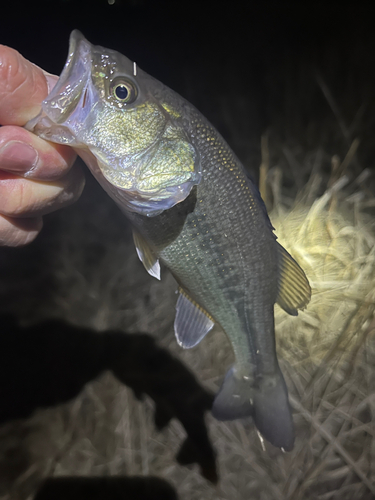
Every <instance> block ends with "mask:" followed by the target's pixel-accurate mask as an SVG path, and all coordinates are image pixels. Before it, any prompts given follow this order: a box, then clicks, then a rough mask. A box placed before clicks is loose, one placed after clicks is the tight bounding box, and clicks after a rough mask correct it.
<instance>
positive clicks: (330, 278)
mask: <svg viewBox="0 0 375 500" xmlns="http://www.w3.org/2000/svg"><path fill="white" fill-rule="evenodd" d="M318 84H319V85H320V87H321V90H322V91H323V94H324V95H325V98H326V99H327V101H328V103H329V106H330V108H331V110H332V111H333V116H335V119H336V120H337V123H338V124H339V125H338V130H339V132H338V135H344V136H345V137H344V139H345V140H344V144H346V145H347V146H346V149H345V150H343V152H341V157H342V158H343V161H340V160H339V158H338V157H337V156H335V155H333V154H331V153H329V152H327V151H326V150H325V149H324V148H323V147H322V148H321V147H315V149H306V148H303V147H301V146H300V145H297V146H296V145H295V143H293V142H288V141H286V142H285V141H284V140H279V139H278V138H277V136H275V135H273V133H270V134H269V139H268V141H266V140H263V167H262V171H263V173H262V174H261V187H262V191H263V194H264V195H265V197H266V198H267V201H268V204H269V207H270V208H272V211H271V219H272V223H273V225H274V226H275V228H276V232H277V234H278V237H279V240H280V241H281V243H283V244H284V245H285V246H286V248H287V249H288V250H289V251H290V252H291V254H292V255H293V256H294V257H295V258H296V259H297V260H298V261H299V262H300V264H301V266H302V267H303V268H304V269H305V271H306V273H307V275H308V277H309V279H310V280H311V284H312V288H313V297H312V301H311V304H310V305H309V306H308V308H307V309H306V310H305V311H303V312H301V313H300V314H299V316H298V318H292V317H289V316H288V315H286V314H284V313H283V312H282V311H281V310H280V309H278V308H277V309H276V333H277V344H278V352H279V358H280V364H281V367H282V370H283V372H284V374H285V377H286V380H287V384H288V387H289V393H290V402H291V406H292V408H293V411H294V421H295V425H296V435H297V438H296V444H295V448H294V450H293V451H292V452H290V453H287V454H284V453H282V452H281V451H280V450H278V449H275V448H273V447H272V446H271V445H269V444H268V443H263V442H262V441H261V440H260V439H259V437H258V435H257V433H256V431H255V430H254V427H253V425H252V423H251V421H250V420H249V421H247V420H246V421H236V422H230V423H222V422H217V421H215V420H214V419H213V418H212V417H211V415H209V414H208V415H207V423H208V427H209V436H210V439H211V442H212V444H213V446H214V448H215V450H216V452H217V465H218V473H219V478H220V479H219V483H218V485H217V486H214V485H212V484H210V483H209V482H208V481H207V480H206V479H204V478H203V477H202V476H201V474H200V473H199V469H198V467H197V466H196V465H193V466H181V465H179V464H178V463H177V462H176V460H175V456H176V453H177V452H178V448H179V446H180V444H181V442H182V441H183V440H184V438H185V437H186V434H185V431H184V429H183V427H182V426H181V424H180V423H179V422H178V421H176V420H173V421H172V422H170V424H169V425H168V426H167V427H166V428H164V429H163V430H161V431H158V430H157V429H156V428H155V424H154V421H153V412H154V404H153V402H152V400H151V399H150V398H146V399H145V400H144V401H143V402H141V401H139V400H138V399H137V398H136V397H135V396H134V394H133V393H132V391H131V390H130V389H129V388H127V387H125V386H124V385H122V384H121V383H120V382H119V381H118V379H116V378H115V377H114V376H113V375H112V374H111V373H109V372H106V373H104V374H102V375H101V376H100V377H98V378H96V379H95V380H92V381H91V382H89V383H87V384H86V385H85V387H84V388H83V390H82V391H81V392H80V394H79V395H78V396H77V397H76V398H75V399H74V400H72V401H69V402H66V403H63V404H61V405H59V406H55V407H53V408H48V409H41V410H37V411H35V412H34V413H33V415H32V416H31V417H30V418H28V419H23V420H17V421H15V422H9V423H7V424H4V425H3V426H2V428H1V429H0V477H1V481H0V498H1V499H2V500H26V499H31V498H32V497H33V495H34V494H35V491H36V488H37V487H38V485H39V484H40V482H41V481H42V480H43V479H44V478H46V477H53V476H55V477H57V476H58V477H59V476H92V477H98V476H99V477H103V476H116V477H117V476H135V475H139V476H158V477H161V478H164V479H165V480H167V481H168V482H169V483H170V484H171V485H172V486H173V487H174V488H175V489H176V491H177V492H178V495H179V498H180V499H181V500H195V499H196V500H198V499H199V500H201V499H202V498H204V499H205V500H214V499H215V500H221V499H223V500H224V499H225V500H234V499H235V500H242V499H246V500H247V499H248V498H257V499H259V500H285V499H287V500H309V499H314V500H316V499H319V500H346V499H347V500H371V499H373V498H375V486H374V484H375V467H374V460H375V447H374V443H375V440H374V433H375V431H374V420H375V371H374V366H375V320H374V306H375V298H374V293H375V292H374V285H375V250H374V248H375V245H374V242H375V222H374V217H373V214H372V212H371V210H372V207H373V206H374V198H373V194H372V193H373V189H372V187H373V174H372V173H371V172H370V171H369V170H366V169H365V168H364V166H362V165H360V164H359V160H358V154H357V149H358V142H355V140H356V138H355V137H354V138H353V130H354V129H355V128H356V127H354V126H353V127H347V126H346V125H345V123H344V119H343V118H342V116H341V114H340V113H338V110H340V106H338V105H337V104H335V103H334V101H333V98H332V96H331V94H330V91H329V87H328V86H327V85H326V84H325V83H324V81H323V80H322V79H320V80H319V81H318ZM293 95H294V94H293V92H292V91H290V96H289V98H288V99H293ZM302 98H303V96H301V97H300V98H299V99H302ZM362 112H363V111H362ZM355 120H357V121H356V123H357V122H358V116H356V118H355ZM297 128H298V127H297ZM306 133H307V132H306ZM365 166H366V167H368V168H373V165H371V164H366V165H365ZM291 178H293V179H294V181H293V182H291ZM46 248H48V251H47V250H46ZM1 255H2V259H1V262H0V270H1V277H2V278H1V283H0V297H1V301H0V303H1V304H2V306H1V311H2V312H9V311H10V312H13V313H14V314H16V315H17V316H18V317H19V318H21V320H23V321H24V322H25V321H26V322H30V321H31V322H36V321H39V320H40V319H41V318H45V317H51V316H52V317H58V318H63V319H67V320H69V321H70V322H71V323H73V324H75V325H83V326H88V327H91V328H93V329H95V330H98V331H101V332H102V331H105V330H107V329H110V328H116V329H118V330H123V331H126V332H132V333H133V332H134V334H136V332H139V331H142V332H146V333H149V334H150V335H152V336H153V337H154V338H155V339H157V341H158V343H159V345H161V346H163V347H166V348H168V349H169V350H170V352H172V353H173V355H175V356H176V357H178V358H179V359H180V360H182V361H183V362H184V363H185V364H186V365H187V366H188V367H190V368H191V370H192V371H193V372H194V373H195V374H196V375H197V377H198V378H199V380H200V381H201V383H202V384H204V386H205V387H206V388H208V389H209V390H211V391H216V390H217V388H218V386H219V382H220V380H221V378H222V377H223V376H224V374H225V372H226V369H227V367H228V366H229V365H230V364H231V362H232V352H231V348H230V345H229V343H228V341H227V339H226V338H225V336H224V335H223V334H222V332H220V331H218V330H214V331H213V332H212V333H211V334H210V335H209V336H208V337H207V338H206V339H205V340H204V341H203V342H202V343H201V344H200V345H199V346H197V347H196V348H195V349H193V350H189V351H182V350H181V349H180V348H179V347H178V346H177V344H176V342H175V340H174V338H173V329H172V325H173V319H174V303H175V300H176V295H175V288H176V287H175V284H174V282H173V279H172V278H171V276H170V275H169V274H168V272H167V271H166V270H165V269H164V270H163V272H162V281H161V282H160V283H159V282H157V281H156V280H153V279H152V278H150V277H149V276H148V275H147V273H146V272H145V271H144V269H143V268H142V265H141V264H140V263H139V262H138V260H137V257H136V255H135V252H134V250H133V243H132V238H131V234H130V231H129V228H128V227H127V226H126V224H124V222H123V219H122V216H121V214H119V212H118V211H117V210H116V209H115V208H114V206H113V205H112V203H111V202H110V201H109V200H108V199H107V198H106V196H105V195H104V194H103V193H101V191H100V189H99V188H98V187H97V186H96V185H95V184H94V183H93V182H91V181H90V182H89V188H88V190H87V192H86V193H85V194H84V196H83V198H82V200H80V201H79V202H78V203H77V204H76V206H74V207H71V208H69V209H67V210H65V211H64V212H63V213H58V214H55V215H53V216H51V217H50V218H49V221H47V227H46V230H45V232H44V233H43V234H42V235H41V237H40V238H39V240H37V241H36V242H35V244H34V245H33V246H32V247H29V248H26V249H19V250H16V251H15V250H12V252H10V251H8V250H4V251H2V252H1ZM30 266H31V267H32V269H31V270H30ZM26 270H28V271H27V272H26ZM46 355H47V353H46ZM67 370H69V367H68V366H67Z"/></svg>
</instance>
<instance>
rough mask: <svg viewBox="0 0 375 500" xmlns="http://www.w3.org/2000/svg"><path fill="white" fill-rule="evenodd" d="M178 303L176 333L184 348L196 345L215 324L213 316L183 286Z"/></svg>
mask: <svg viewBox="0 0 375 500" xmlns="http://www.w3.org/2000/svg"><path fill="white" fill-rule="evenodd" d="M179 292H180V296H179V297H178V300H177V304H176V317H175V320H174V333H175V335H176V339H177V342H178V344H179V345H180V346H181V347H183V348H184V349H190V348H191V347H194V346H196V345H197V344H199V342H200V341H201V340H202V339H203V337H204V336H205V335H206V334H207V333H208V332H209V331H210V330H211V328H212V327H213V326H214V321H213V318H212V317H211V316H210V315H209V314H208V313H207V312H206V311H205V310H204V309H203V308H202V307H201V306H200V305H199V304H197V303H196V302H194V301H193V300H192V299H191V298H190V297H189V296H188V294H187V293H186V292H185V290H183V289H182V288H179Z"/></svg>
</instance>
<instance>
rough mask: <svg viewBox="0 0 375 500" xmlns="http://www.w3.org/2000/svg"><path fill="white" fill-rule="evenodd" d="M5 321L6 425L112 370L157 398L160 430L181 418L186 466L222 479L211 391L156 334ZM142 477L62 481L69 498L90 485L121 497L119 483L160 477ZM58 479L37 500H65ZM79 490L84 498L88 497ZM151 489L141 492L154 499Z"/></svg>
mask: <svg viewBox="0 0 375 500" xmlns="http://www.w3.org/2000/svg"><path fill="white" fill-rule="evenodd" d="M0 324H1V330H2V334H1V335H0V401H1V406H0V424H4V423H6V422H9V421H11V420H14V419H19V418H26V417H28V416H30V415H31V413H32V412H33V411H34V410H35V409H37V408H41V407H49V406H54V405H57V404H59V403H63V402H65V401H68V400H70V399H72V398H74V397H75V396H77V395H78V394H79V392H80V391H81V390H82V388H83V387H84V385H85V384H86V383H88V382H89V381H91V380H93V379H94V378H96V377H98V376H99V375H100V374H101V373H102V372H104V371H106V370H110V371H112V373H113V374H114V375H115V377H117V379H118V380H119V381H120V382H121V383H123V384H125V385H127V386H128V387H130V388H131V389H132V390H133V391H134V394H135V395H136V397H137V398H138V399H142V397H143V396H144V395H148V396H150V397H151V398H152V399H153V401H154V402H155V414H154V422H155V425H156V427H157V428H158V429H162V428H163V427H165V426H166V425H167V424H168V423H169V422H170V420H171V419H172V418H176V419H178V420H179V421H180V422H181V424H182V425H183V427H184V428H185V430H186V433H187V438H186V440H185V441H184V443H183V444H182V446H181V448H180V450H179V452H178V454H177V457H176V458H177V461H178V462H179V463H180V464H182V465H188V464H192V463H197V464H199V466H200V471H201V474H202V476H204V477H205V478H206V479H208V480H209V481H211V482H213V483H216V482H217V480H218V477H217V471H216V464H215V453H214V451H213V448H212V446H211V443H210V441H209V437H208V433H207V428H206V425H205V421H204V414H205V412H206V411H208V410H209V409H210V408H211V405H212V401H213V396H212V394H210V393H208V392H207V391H206V390H205V389H203V388H202V387H201V386H200V385H199V384H198V382H197V381H196V379H195V377H194V376H193V375H192V373H191V372H190V371H189V370H188V369H187V368H186V367H185V366H184V365H183V364H182V363H181V362H180V361H178V360H177V359H175V358H174V357H173V356H172V355H171V354H170V353H169V352H168V351H167V350H165V349H163V348H161V347H159V346H158V345H157V344H156V342H155V341H154V339H152V337H150V336H149V335H147V334H143V333H138V334H126V333H123V332H116V331H107V332H104V333H100V334H98V333H97V332H95V331H91V330H89V329H86V328H80V327H76V326H73V325H70V324H68V323H66V322H63V321H60V320H50V321H45V322H43V323H39V324H36V325H33V326H31V327H27V328H26V327H25V328H24V327H20V326H19V325H18V324H17V322H16V321H15V320H14V318H13V317H10V316H4V317H2V318H1V323H0ZM133 479H134V480H133ZM143 480H145V481H146V483H145V484H143V482H142V481H141V480H140V479H139V478H138V479H137V478H108V479H99V478H97V479H91V478H75V479H73V478H70V479H69V478H66V479H64V480H62V479H61V481H62V483H61V484H62V485H63V487H64V491H66V495H67V496H69V497H70V498H76V496H74V495H76V494H78V493H76V492H77V491H80V492H81V489H82V488H83V489H84V491H86V489H85V488H86V486H87V495H88V496H87V498H89V497H90V498H96V497H94V496H92V495H91V493H89V492H90V491H91V490H92V489H93V490H94V491H99V489H103V488H107V487H108V488H113V491H114V493H113V496H110V495H109V493H108V494H107V493H106V494H104V492H103V496H101V498H103V497H105V498H116V499H117V498H123V496H119V493H117V491H119V490H120V489H122V486H121V488H120V486H119V484H121V485H122V484H123V485H125V486H126V487H128V486H129V488H130V490H129V491H133V490H134V488H136V486H135V485H137V484H139V485H140V488H141V490H140V491H143V490H145V491H146V492H147V488H149V485H148V483H147V481H150V482H151V483H150V484H153V483H152V482H153V481H154V482H155V481H156V482H157V480H156V479H153V478H143ZM55 481H57V480H55V479H51V481H50V482H48V483H46V486H45V487H44V489H43V491H41V493H40V495H42V496H37V498H38V500H39V499H40V500H41V499H44V498H46V499H47V498H56V499H57V498H60V497H58V496H56V495H54V494H52V493H50V492H51V491H55V490H54V488H55V486H54V485H55V484H58V483H57V482H56V483H55ZM95 481H96V482H95ZM59 484H60V483H59ZM155 484H156V483H155ZM95 485H97V486H95ZM164 487H165V484H164ZM56 488H57V489H58V488H59V486H56ZM142 488H143V490H142ZM68 490H69V495H68V493H67V492H68ZM166 491H167V490H166ZM85 494H86V493H85ZM111 494H112V493H111ZM121 494H122V493H121ZM45 495H52V496H45ZM80 495H81V496H80V498H81V499H84V498H86V496H83V494H81V493H80ZM116 495H117V496H116ZM145 495H146V496H140V498H151V497H149V496H147V494H146V493H145ZM166 495H167V494H166ZM166 495H165V496H163V497H162V498H166V499H167V498H176V497H175V496H172V494H171V493H170V494H169V495H170V496H166ZM65 497H66V496H64V498H65ZM61 498H62V497H61ZM77 498H78V497H77ZM98 498H99V496H98ZM126 498H133V497H132V496H127V497H126ZM137 498H138V497H137ZM154 498H156V497H154Z"/></svg>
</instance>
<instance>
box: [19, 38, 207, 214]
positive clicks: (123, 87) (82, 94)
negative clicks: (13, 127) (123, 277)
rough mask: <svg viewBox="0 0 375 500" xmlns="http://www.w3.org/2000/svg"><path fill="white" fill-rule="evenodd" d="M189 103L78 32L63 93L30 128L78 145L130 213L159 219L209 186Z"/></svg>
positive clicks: (56, 93) (58, 91)
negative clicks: (190, 126) (191, 130)
mask: <svg viewBox="0 0 375 500" xmlns="http://www.w3.org/2000/svg"><path fill="white" fill-rule="evenodd" d="M168 99H169V101H168ZM181 100H182V99H181V98H180V97H179V96H177V95H176V94H174V92H173V91H172V90H170V89H168V88H167V87H165V86H164V85H163V84H161V83H160V82H158V81H157V80H155V79H154V78H152V77H151V76H149V75H147V74H146V73H145V72H144V71H142V70H141V69H140V68H138V67H136V66H135V65H134V64H133V63H132V62H131V61H130V60H129V59H127V58H126V57H125V56H123V55H122V54H120V53H119V52H116V51H114V50H109V49H105V48H103V47H100V46H94V45H91V44H90V43H89V42H88V41H87V40H86V39H85V38H84V36H83V35H82V34H81V33H80V32H79V31H77V30H75V31H73V32H72V34H71V36H70V46H69V55H68V58H67V61H66V64H65V67H64V69H63V71H62V73H61V76H60V78H59V80H58V82H57V84H56V86H55V87H54V88H53V90H52V92H51V93H50V94H49V95H48V96H47V98H46V99H45V100H44V101H43V103H42V111H41V113H40V114H39V115H38V116H37V117H36V118H34V119H33V120H31V121H30V122H29V123H28V124H27V125H26V127H27V128H28V129H29V130H31V131H33V132H34V133H36V134H37V135H39V136H40V137H43V138H44V139H47V140H49V141H52V142H56V143H59V144H68V145H70V146H72V147H73V148H74V149H75V150H76V152H77V153H78V154H79V155H80V156H81V157H82V158H83V160H84V161H85V163H86V164H87V165H88V167H89V168H90V170H91V171H92V173H93V174H94V176H95V177H96V178H97V180H98V181H99V182H100V184H101V185H102V186H103V187H104V189H105V190H106V191H107V192H108V193H109V194H110V195H111V196H112V197H113V198H114V199H115V200H116V201H117V203H118V204H119V205H120V206H121V208H123V209H124V210H125V211H132V212H137V213H140V214H143V215H149V216H153V215H157V214H159V213H161V212H162V211H163V210H165V209H168V208H170V207H172V206H173V205H175V204H176V203H179V202H181V201H183V200H184V199H185V198H186V197H187V196H188V194H189V193H190V190H191V188H192V187H193V186H194V185H195V184H198V183H199V182H200V179H201V172H200V160H199V155H198V153H197V151H196V149H195V148H194V146H193V144H192V141H191V140H190V137H189V135H188V133H187V132H186V131H185V129H184V127H183V124H182V114H181V112H180V110H179V109H176V106H177V107H178V104H176V103H178V102H179V101H181Z"/></svg>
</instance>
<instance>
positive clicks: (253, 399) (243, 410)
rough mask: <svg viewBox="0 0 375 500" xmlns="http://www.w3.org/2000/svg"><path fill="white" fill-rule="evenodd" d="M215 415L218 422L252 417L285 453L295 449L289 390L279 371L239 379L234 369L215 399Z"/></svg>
mask: <svg viewBox="0 0 375 500" xmlns="http://www.w3.org/2000/svg"><path fill="white" fill-rule="evenodd" d="M212 414H213V416H214V417H215V418H216V419H218V420H234V419H237V418H241V417H249V416H251V417H252V418H253V421H254V423H255V425H256V427H257V428H258V430H259V431H260V433H261V434H262V436H263V437H264V438H265V439H267V441H269V442H270V443H271V444H273V445H274V446H277V447H278V448H282V449H284V450H285V451H290V450H292V448H293V445H294V426H293V419H292V415H291V411H290V407H289V401H288V390H287V387H286V384H285V381H284V377H283V376H282V373H281V372H280V371H279V370H278V371H277V372H276V373H274V374H272V375H266V376H258V377H257V378H256V379H254V377H253V376H251V377H250V376H249V377H246V376H239V375H238V371H237V370H236V368H235V367H233V368H231V369H230V370H229V371H228V373H227V374H226V376H225V379H224V382H223V385H222V387H221V389H220V391H219V393H218V394H217V396H216V398H215V401H214V404H213V407H212Z"/></svg>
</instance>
